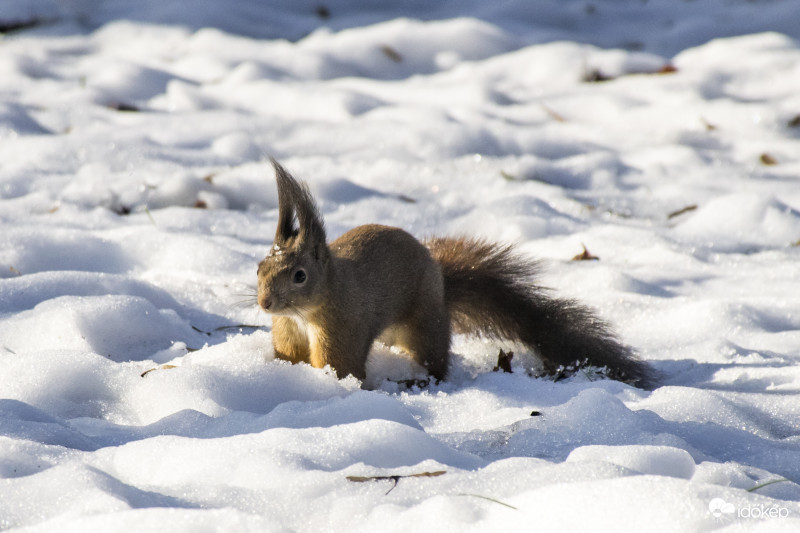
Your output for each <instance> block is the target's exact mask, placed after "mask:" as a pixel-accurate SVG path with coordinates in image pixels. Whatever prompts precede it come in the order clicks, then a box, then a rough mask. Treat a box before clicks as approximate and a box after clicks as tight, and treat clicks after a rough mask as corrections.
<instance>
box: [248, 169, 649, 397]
mask: <svg viewBox="0 0 800 533" xmlns="http://www.w3.org/2000/svg"><path fill="white" fill-rule="evenodd" d="M271 162H272V165H273V167H274V169H275V177H276V181H277V186H278V226H277V230H276V232H275V240H274V243H273V246H272V248H271V249H270V251H269V252H268V253H267V255H266V257H265V258H264V259H263V260H262V261H261V262H260V263H259V265H258V305H259V307H260V308H261V309H263V310H264V311H266V312H267V313H270V314H271V315H272V340H273V346H274V350H275V356H276V357H277V358H279V359H283V360H288V361H291V362H293V363H299V362H306V363H310V364H311V365H312V366H314V367H317V368H322V367H324V366H325V365H330V366H331V367H332V368H333V369H334V370H335V371H336V374H337V376H338V377H339V378H343V377H346V376H347V375H349V374H352V375H353V376H355V377H356V378H358V379H360V380H362V381H363V380H364V378H365V377H366V361H367V356H368V354H369V351H370V348H371V346H372V344H373V342H374V341H375V340H380V341H382V342H384V343H385V344H387V345H394V346H398V347H400V348H401V349H403V350H404V351H406V352H407V353H408V354H409V355H410V356H411V357H412V358H413V359H414V360H415V361H416V362H417V363H419V364H420V365H422V366H423V367H425V368H426V369H427V371H428V373H429V374H430V375H431V376H433V377H434V378H436V379H437V380H443V379H445V377H446V376H447V371H448V361H449V357H450V337H451V332H456V333H467V334H479V335H484V336H486V337H489V338H496V339H508V340H510V341H514V342H519V343H522V344H523V345H525V346H526V347H528V348H529V349H531V350H532V351H533V352H535V353H536V354H537V355H538V356H539V357H540V358H541V359H542V361H543V364H544V365H545V368H546V369H549V370H551V371H554V370H555V369H556V368H557V367H558V366H562V367H565V366H568V365H570V364H572V363H575V362H577V361H583V362H586V363H588V364H589V365H593V366H596V367H606V368H607V370H608V373H609V376H611V377H613V378H615V379H619V380H621V381H625V382H628V383H630V384H633V385H636V386H639V387H643V388H651V387H653V386H654V385H655V382H654V379H655V376H654V373H653V371H652V369H651V368H650V367H649V365H647V364H646V363H645V362H644V361H642V360H640V359H638V358H637V356H636V355H635V354H634V352H633V350H632V349H631V348H629V347H628V346H626V345H624V344H622V343H621V342H619V341H618V340H617V338H616V336H615V334H614V333H613V331H612V330H611V328H610V326H609V325H608V324H607V323H606V322H605V321H603V320H602V319H600V318H599V317H597V316H596V315H595V313H594V312H593V311H592V310H590V309H589V308H588V307H586V306H584V305H582V304H580V303H578V302H577V301H575V300H572V299H567V298H559V297H555V296H553V295H551V293H550V290H549V289H546V288H544V287H542V286H540V285H538V284H537V283H536V278H537V275H538V272H539V269H540V263H539V262H537V261H533V260H529V259H526V258H524V257H522V256H521V255H518V254H517V253H515V251H514V249H513V247H512V246H511V245H502V244H495V243H491V242H488V241H486V240H482V239H473V238H465V237H461V238H447V237H437V238H432V239H428V240H426V241H424V242H420V241H418V240H417V239H416V238H415V237H413V236H412V235H411V234H409V233H407V232H406V231H404V230H402V229H400V228H395V227H389V226H383V225H379V224H367V225H363V226H358V227H356V228H354V229H352V230H350V231H348V232H346V233H345V234H344V235H342V236H341V237H339V238H338V239H336V240H335V241H333V242H331V243H327V239H326V234H325V225H324V222H323V219H322V216H321V214H320V211H319V209H318V207H317V204H316V202H315V201H314V198H313V196H312V195H311V192H310V191H309V189H308V186H307V185H306V184H305V183H304V182H302V183H301V182H298V181H297V180H296V179H295V178H293V177H292V176H291V175H290V174H289V172H287V171H286V169H284V168H283V167H282V166H281V165H280V163H278V162H277V161H276V160H275V159H271Z"/></svg>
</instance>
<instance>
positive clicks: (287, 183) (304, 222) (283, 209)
mask: <svg viewBox="0 0 800 533" xmlns="http://www.w3.org/2000/svg"><path fill="white" fill-rule="evenodd" d="M270 161H271V162H272V166H273V167H274V168H275V180H276V181H277V183H278V229H277V231H276V232H275V241H276V242H284V243H285V242H286V241H288V240H289V239H291V238H292V237H295V236H297V235H299V236H300V238H301V239H300V240H301V241H302V242H305V243H308V244H312V245H318V244H325V241H326V238H325V225H324V223H323V221H322V216H321V215H320V213H319V210H318V209H317V204H316V203H315V202H314V197H313V196H311V191H309V190H308V187H307V186H306V184H305V183H299V182H298V181H297V180H296V179H294V178H293V177H292V175H291V174H289V173H288V172H287V171H286V169H285V168H283V166H281V164H280V163H278V162H277V161H276V160H275V159H274V158H270ZM295 218H296V219H297V222H298V224H299V227H296V226H295Z"/></svg>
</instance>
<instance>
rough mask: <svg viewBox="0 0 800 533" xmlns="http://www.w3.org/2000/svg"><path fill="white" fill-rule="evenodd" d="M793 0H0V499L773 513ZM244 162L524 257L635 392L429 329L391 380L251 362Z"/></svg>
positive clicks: (787, 297) (797, 335)
mask: <svg viewBox="0 0 800 533" xmlns="http://www.w3.org/2000/svg"><path fill="white" fill-rule="evenodd" d="M799 18H800V5H798V4H797V3H796V2H793V1H792V0H760V1H745V0H708V1H705V2H674V1H667V0H651V1H649V2H633V1H630V2H620V1H614V0H594V1H592V2H585V1H560V2H555V1H540V2H524V1H511V2H479V1H472V0H469V1H464V0H460V1H458V2H435V3H431V2H422V1H415V0H404V1H398V2H391V3H385V2H370V1H364V0H361V1H353V0H331V1H329V2H306V1H302V2H297V1H283V0H282V1H276V2H273V3H271V7H270V8H269V9H266V8H265V7H264V5H263V3H262V2H258V1H256V0H233V1H228V2H202V3H200V2H198V3H194V4H193V5H192V7H191V9H187V4H186V3H185V2H179V1H174V0H158V1H150V0H147V1H142V2H126V1H120V0H80V1H70V2H58V1H55V0H36V1H33V0H4V1H3V2H2V3H1V5H0V23H4V24H5V23H26V22H28V23H30V26H31V27H28V28H24V29H20V30H17V31H14V32H10V33H7V34H5V35H4V36H3V37H2V39H0V369H2V370H0V494H2V497H0V528H2V529H13V530H19V531H31V532H33V531H81V532H83V531H175V532H182V531H192V532H194V531H321V530H326V531H408V530H409V529H415V528H417V527H425V528H426V529H429V530H431V531H459V532H461V531H527V530H530V529H533V528H535V529H537V530H543V531H571V530H584V531H585V530H593V531H619V530H620V529H623V528H625V529H631V530H636V531H639V530H642V531H643V530H647V531H710V530H721V529H725V530H741V529H747V530H754V531H762V530H763V531H796V530H797V529H798V527H800V485H799V484H800V466H799V465H800V463H798V460H797V457H798V456H800V455H799V454H798V452H800V407H798V401H797V399H798V394H800V365H798V357H800V298H798V296H797V295H798V292H797V291H798V289H797V279H798V274H797V261H798V259H799V258H800V247H798V245H797V243H798V241H800V188H798V176H800V156H799V155H798V154H800V129H798V122H800V120H798V118H797V117H799V116H800V96H799V94H800V93H798V91H797V87H798V86H800V44H798V41H797V39H800V30H799V29H798V26H797V23H796V22H797V20H798V19H799ZM592 78H593V79H595V80H598V79H601V80H602V79H605V80H606V81H588V80H589V79H592ZM269 156H274V157H276V158H277V159H278V160H280V161H281V162H282V163H283V164H284V165H285V166H286V167H287V168H288V169H289V170H291V171H292V172H293V173H295V174H296V175H297V176H298V177H300V178H303V179H306V180H307V181H308V182H309V185H310V187H311V190H312V192H313V193H314V194H315V195H316V197H317V198H318V200H319V203H320V207H321V209H322V211H323V214H324V216H325V219H326V225H327V228H328V233H329V237H331V238H335V237H336V236H338V235H340V234H342V233H344V232H345V231H347V230H348V229H350V228H352V227H354V226H356V225H358V224H363V223H370V222H380V223H384V224H390V225H396V226H400V227H403V228H405V229H406V230H408V231H410V232H411V233H413V234H414V235H416V236H417V237H419V238H424V237H428V236H431V235H435V234H436V235H438V234H447V235H458V234H471V235H477V236H483V237H487V238H490V239H493V240H497V241H504V242H512V243H515V244H516V245H517V246H518V248H519V249H520V251H522V252H523V253H525V254H529V255H530V256H532V257H538V258H542V259H543V260H544V261H545V265H546V270H545V272H544V273H543V279H542V282H543V284H545V285H547V286H550V287H553V288H554V289H556V290H557V291H558V293H559V294H563V295H565V296H570V297H575V298H578V299H580V300H582V301H584V302H586V303H587V304H589V305H591V306H593V307H595V308H596V309H597V310H598V313H599V314H600V315H601V316H603V317H604V318H606V319H607V320H609V321H610V322H611V323H612V324H614V325H615V327H616V329H617V330H618V332H619V334H620V336H621V338H622V339H624V340H625V342H627V343H629V344H631V345H632V346H634V347H635V348H636V349H637V351H638V352H639V353H640V354H641V355H642V356H643V358H645V359H647V360H648V361H651V362H652V364H653V366H654V367H655V368H656V369H657V370H658V371H659V372H660V373H661V374H662V376H663V379H662V386H661V387H659V388H657V389H655V390H653V391H642V390H638V389H635V388H632V387H630V386H628V385H625V384H621V383H618V382H614V381H608V380H596V379H594V380H591V379H589V377H588V376H587V375H583V374H580V373H579V374H577V375H575V376H572V377H570V378H568V379H566V380H561V381H553V380H552V379H548V378H534V377H531V376H529V375H528V373H527V372H526V370H529V369H532V368H535V366H536V361H535V358H534V356H533V355H532V354H528V353H524V351H521V350H520V349H519V347H515V346H504V345H502V343H501V344H498V343H493V342H488V341H484V340H481V339H471V338H467V337H461V336H458V337H456V338H455V339H454V342H453V347H452V351H453V358H452V364H451V370H450V374H449V379H448V380H447V381H445V382H442V383H439V384H430V385H428V386H427V387H422V388H420V387H418V386H412V387H410V388H409V387H407V386H405V385H403V384H399V383H397V381H402V380H409V379H414V378H421V377H424V375H423V373H422V371H421V369H420V368H418V367H416V366H415V365H414V364H413V363H412V362H411V361H410V360H408V359H407V358H404V357H403V355H402V354H400V353H397V351H395V350H391V349H388V348H386V347H382V346H376V347H375V348H374V350H373V352H372V353H371V355H370V360H369V362H368V367H367V368H368V376H367V379H366V381H365V383H364V384H362V383H360V382H359V381H357V380H355V379H354V378H352V377H351V378H347V379H344V380H338V379H336V376H335V374H334V373H333V372H332V371H331V370H330V369H314V368H311V367H309V366H308V365H295V366H293V365H290V364H288V363H285V362H281V361H276V360H274V357H273V353H272V347H271V332H270V321H269V317H268V316H267V315H266V314H264V313H263V312H260V311H259V310H258V308H257V306H256V305H255V277H256V276H255V274H256V265H257V263H258V261H259V260H260V259H261V258H262V257H264V255H265V254H267V253H269V251H270V249H271V247H272V236H273V235H274V231H275V225H276V222H277V194H276V191H275V185H274V180H273V177H272V172H271V169H270V166H269V164H268V161H267V160H268V157H269ZM584 245H585V246H586V248H587V249H588V250H589V251H590V252H591V253H592V254H593V255H595V256H597V257H599V261H581V262H573V261H570V259H571V258H572V257H573V256H575V255H576V254H579V253H580V252H581V251H582V250H583V248H582V246H584ZM499 348H503V349H506V350H508V349H512V350H514V351H515V354H516V356H515V358H514V361H513V370H514V371H513V372H512V373H510V374H509V373H503V372H492V368H493V366H494V365H495V363H496V361H497V359H496V358H497V352H498V349H499ZM392 380H394V381H392ZM362 385H364V387H363V388H362ZM442 471H443V472H445V473H444V474H439V475H430V474H436V473H439V472H442ZM420 474H428V475H420ZM348 476H349V477H351V478H352V479H357V478H359V477H360V478H365V477H366V478H376V479H370V480H367V481H361V482H358V481H353V480H350V479H348ZM770 482H774V483H771V484H770Z"/></svg>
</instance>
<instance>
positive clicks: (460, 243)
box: [426, 238, 655, 388]
mask: <svg viewBox="0 0 800 533" xmlns="http://www.w3.org/2000/svg"><path fill="white" fill-rule="evenodd" d="M426 245H427V246H428V249H429V250H430V252H431V255H432V256H433V258H434V259H435V260H436V261H437V262H438V263H439V264H440V265H441V268H442V273H443V275H444V287H445V300H446V302H447V308H448V310H449V311H450V316H451V321H452V324H453V330H454V331H455V332H457V333H472V334H482V335H485V336H488V337H492V338H503V339H508V340H511V341H515V342H521V343H522V344H524V345H526V346H528V347H529V348H531V349H533V350H534V351H535V352H536V353H537V355H539V356H540V357H541V358H542V359H543V361H544V363H545V366H546V367H547V368H548V370H551V371H552V370H555V369H556V368H557V367H558V366H562V365H563V366H567V365H570V364H573V363H575V362H584V361H588V363H589V364H590V365H593V366H596V367H607V369H608V370H609V375H610V376H611V377H614V378H615V379H619V380H622V381H626V382H630V383H632V384H635V385H637V386H639V387H644V388H650V387H652V386H654V384H655V383H654V381H655V378H654V375H653V373H652V370H651V369H650V367H649V366H648V365H647V364H646V363H645V362H643V361H641V360H639V359H638V358H637V357H636V356H635V355H634V353H633V352H632V350H631V349H630V348H629V347H627V346H625V345H624V344H621V343H620V342H619V341H618V340H617V339H616V337H615V336H614V333H613V332H612V331H611V329H610V327H609V326H608V324H607V323H606V322H605V321H603V320H602V319H600V318H599V317H597V316H596V315H595V314H594V313H593V312H592V311H591V310H590V309H589V308H588V307H585V306H583V305H582V304H580V303H578V302H576V301H574V300H571V299H565V298H557V297H554V296H551V295H550V291H549V290H548V289H546V288H544V287H541V286H539V285H537V284H536V279H535V278H536V275H537V274H538V271H539V265H538V263H537V262H536V261H531V260H528V259H525V258H523V257H520V256H518V255H516V254H515V253H514V252H513V250H512V247H511V246H510V245H498V244H493V243H489V242H487V241H483V240H479V239H466V238H460V239H455V238H435V239H431V240H429V241H427V242H426Z"/></svg>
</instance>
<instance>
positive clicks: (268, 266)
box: [258, 159, 330, 315]
mask: <svg viewBox="0 0 800 533" xmlns="http://www.w3.org/2000/svg"><path fill="white" fill-rule="evenodd" d="M272 165H273V167H275V179H276V181H277V183H278V229H277V231H276V232H275V241H274V244H273V245H272V248H271V249H270V251H269V253H267V256H266V257H265V258H264V259H263V260H262V261H261V263H259V265H258V305H259V306H260V307H261V308H262V309H263V310H265V311H267V312H269V313H273V314H278V315H302V314H303V312H304V311H310V310H311V309H313V308H314V307H317V306H318V305H319V304H320V303H321V299H322V292H323V288H324V284H325V276H326V272H327V265H328V261H329V258H330V252H329V251H328V245H327V244H326V237H325V226H324V224H323V222H322V216H321V215H320V213H319V210H318V209H317V205H316V203H315V202H314V198H313V197H312V196H311V192H310V191H309V190H308V187H307V186H306V185H305V184H304V183H302V184H301V183H299V182H298V181H297V180H295V179H294V178H293V177H292V176H291V175H290V174H289V173H288V172H287V171H286V170H285V169H284V168H283V167H282V166H281V165H280V164H279V163H278V162H277V161H275V160H274V159H272Z"/></svg>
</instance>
